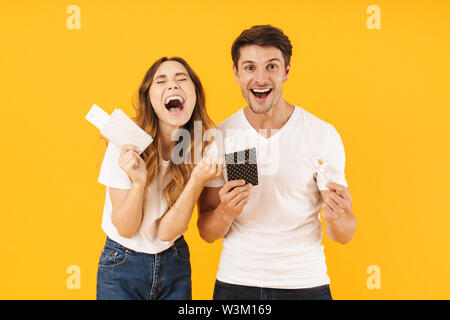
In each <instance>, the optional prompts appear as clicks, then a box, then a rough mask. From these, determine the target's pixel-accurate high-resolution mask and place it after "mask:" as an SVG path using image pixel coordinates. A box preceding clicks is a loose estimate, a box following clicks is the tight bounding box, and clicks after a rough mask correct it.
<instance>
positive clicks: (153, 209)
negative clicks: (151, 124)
mask: <svg viewBox="0 0 450 320" xmlns="http://www.w3.org/2000/svg"><path fill="white" fill-rule="evenodd" d="M119 157H120V149H119V148H118V147H117V146H115V145H114V144H112V143H108V147H107V148H106V152H105V156H104V158H103V163H102V167H101V169H100V175H99V177H98V182H100V183H101V184H103V185H105V186H106V187H107V188H106V199H105V205H104V208H103V218H102V229H103V231H104V232H105V233H106V234H107V236H108V237H109V238H111V239H112V240H114V241H116V242H118V243H120V244H121V245H123V246H124V247H126V248H129V249H131V250H134V251H137V252H144V253H148V254H156V253H159V252H162V251H164V250H166V249H167V248H169V247H171V246H172V244H173V241H161V240H159V238H158V236H157V231H158V230H157V227H158V223H157V220H158V219H159V218H160V217H161V216H162V215H163V214H164V212H165V210H166V206H165V204H164V201H163V200H162V199H163V196H162V190H163V188H164V186H166V185H167V183H168V180H169V179H170V178H169V177H168V175H167V176H166V177H164V174H165V172H166V170H167V168H168V166H169V161H165V160H163V159H161V167H160V169H161V171H160V174H159V176H158V178H157V179H155V180H154V181H153V182H152V183H151V184H150V185H149V186H148V187H147V189H146V190H145V195H144V202H143V204H142V211H143V218H142V222H141V226H140V228H139V230H138V232H137V233H136V234H135V235H134V236H133V237H132V238H124V237H121V236H120V235H119V233H118V232H117V229H116V227H115V226H114V224H113V223H112V221H111V211H112V204H111V198H110V195H109V188H110V187H111V188H117V189H131V181H130V178H129V177H128V175H127V174H126V172H125V171H123V170H122V169H121V168H120V167H119V164H118V161H119ZM174 240H176V239H174Z"/></svg>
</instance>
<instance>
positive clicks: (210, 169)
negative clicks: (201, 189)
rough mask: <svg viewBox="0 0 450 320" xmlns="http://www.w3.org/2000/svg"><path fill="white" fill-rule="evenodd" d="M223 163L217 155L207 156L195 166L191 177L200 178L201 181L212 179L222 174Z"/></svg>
mask: <svg viewBox="0 0 450 320" xmlns="http://www.w3.org/2000/svg"><path fill="white" fill-rule="evenodd" d="M222 170H223V163H222V161H221V160H220V159H219V158H216V157H205V158H203V159H202V160H201V161H200V163H199V164H197V166H196V167H195V168H194V170H193V171H192V174H191V178H194V179H196V180H198V181H199V182H200V183H206V182H207V181H208V180H210V179H214V178H217V177H220V176H221V175H222Z"/></svg>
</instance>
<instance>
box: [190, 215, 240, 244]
mask: <svg viewBox="0 0 450 320" xmlns="http://www.w3.org/2000/svg"><path fill="white" fill-rule="evenodd" d="M232 223H233V219H231V218H229V217H227V216H226V215H224V214H223V213H221V212H220V208H216V209H210V210H203V211H202V212H201V213H200V214H199V218H198V221H197V226H198V230H199V233H200V236H201V237H202V239H203V240H205V241H206V242H209V243H212V242H214V241H216V240H217V239H220V238H223V237H225V235H226V234H227V233H228V231H229V230H230V227H231V224H232Z"/></svg>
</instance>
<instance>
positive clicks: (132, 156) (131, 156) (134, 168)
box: [119, 144, 147, 186]
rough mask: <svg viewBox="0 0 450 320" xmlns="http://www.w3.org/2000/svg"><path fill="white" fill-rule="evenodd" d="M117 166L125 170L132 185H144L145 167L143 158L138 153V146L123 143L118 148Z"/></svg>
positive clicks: (145, 177) (145, 178) (145, 179)
mask: <svg viewBox="0 0 450 320" xmlns="http://www.w3.org/2000/svg"><path fill="white" fill-rule="evenodd" d="M119 167H120V168H121V169H122V170H123V171H125V172H126V173H127V175H128V177H129V178H130V180H131V183H132V184H134V185H141V186H145V182H146V181H147V167H146V166H145V161H144V159H142V158H141V156H140V155H139V149H138V147H136V146H134V145H131V144H125V145H123V146H122V149H121V150H120V157H119Z"/></svg>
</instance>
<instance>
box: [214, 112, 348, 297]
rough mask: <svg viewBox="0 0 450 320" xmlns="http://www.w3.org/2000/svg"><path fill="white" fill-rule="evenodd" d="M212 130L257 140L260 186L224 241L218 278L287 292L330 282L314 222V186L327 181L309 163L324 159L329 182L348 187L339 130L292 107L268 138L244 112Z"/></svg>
mask: <svg viewBox="0 0 450 320" xmlns="http://www.w3.org/2000/svg"><path fill="white" fill-rule="evenodd" d="M218 127H219V129H220V130H221V133H222V135H223V137H224V138H226V139H228V138H229V137H230V136H236V135H239V136H241V137H242V136H246V137H249V138H250V139H253V141H256V149H257V152H256V153H257V163H258V185H256V186H254V187H253V188H252V190H251V192H250V196H249V200H248V203H247V204H246V206H245V207H244V209H243V211H242V213H241V214H240V215H239V216H237V217H236V218H235V219H234V220H233V223H232V224H231V227H230V230H229V232H228V234H227V235H226V236H225V237H224V239H223V250H222V253H221V258H220V264H219V269H218V272H217V279H218V280H220V281H223V282H227V283H232V284H239V285H246V286H257V287H268V288H288V289H292V288H310V287H315V286H320V285H324V284H328V283H330V279H329V277H328V275H327V267H326V264H325V255H324V252H323V246H322V226H321V222H320V218H319V211H320V208H321V207H320V205H321V198H320V191H319V189H320V190H326V189H327V188H326V186H325V185H326V183H327V182H328V181H327V180H326V179H325V178H324V177H323V176H321V175H320V174H317V172H316V170H315V168H314V165H313V161H314V160H315V159H316V158H317V157H318V156H320V157H321V158H322V159H325V160H326V161H328V163H329V164H331V165H333V166H334V167H335V169H336V171H337V172H338V173H339V174H338V175H337V176H335V179H334V182H337V183H339V184H342V185H345V186H347V182H346V180H345V173H344V168H345V153H344V146H343V144H342V141H341V138H340V136H339V134H338V133H337V131H336V130H335V129H334V127H333V126H332V125H331V124H328V123H327V122H325V121H323V120H320V119H319V118H317V117H315V116H314V115H312V114H310V113H309V112H307V111H305V110H304V109H303V108H301V107H297V106H296V107H295V109H294V112H293V114H292V115H291V117H290V118H289V120H288V121H287V122H286V124H285V125H284V126H283V127H282V128H281V129H280V130H279V131H278V132H276V133H274V134H273V135H272V136H271V137H269V138H268V139H267V138H265V137H263V136H262V135H261V134H260V133H259V132H257V131H256V130H255V129H254V128H253V127H252V126H251V125H250V123H249V122H248V121H247V119H246V117H245V115H244V112H243V109H241V110H239V111H238V112H236V113H235V114H233V115H232V116H230V117H229V118H228V119H226V120H225V121H224V122H222V123H221V124H220V125H219V126H218ZM230 129H231V130H230ZM235 129H238V130H235ZM239 129H240V131H239ZM242 130H244V131H242ZM225 145H226V144H225ZM225 152H226V153H228V150H227V148H225ZM224 171H225V170H224ZM225 179H226V174H224V178H222V177H220V178H216V179H214V180H210V181H209V182H208V183H207V184H206V186H207V187H219V186H222V185H223V184H224V183H225Z"/></svg>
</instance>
